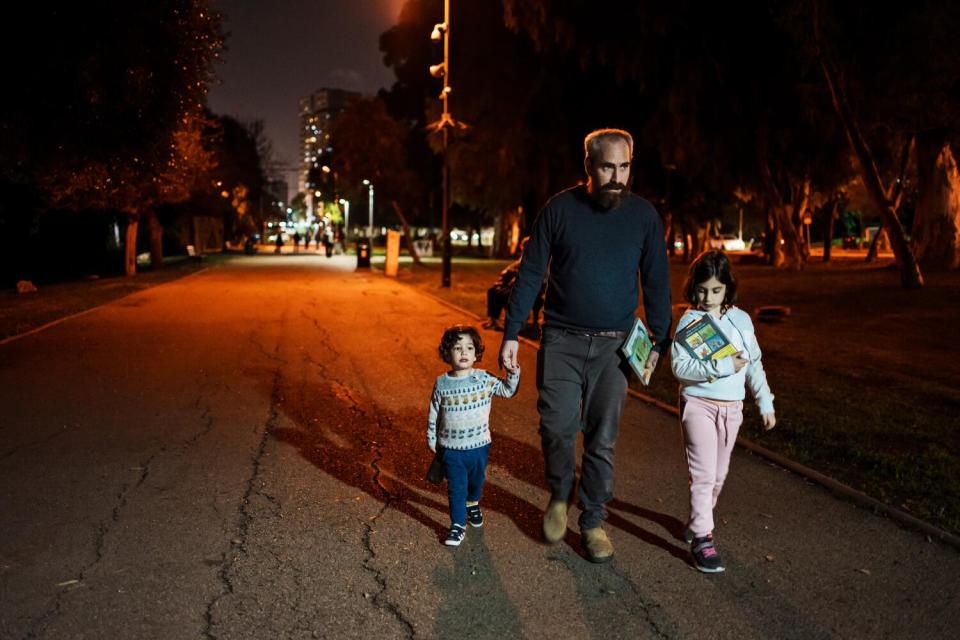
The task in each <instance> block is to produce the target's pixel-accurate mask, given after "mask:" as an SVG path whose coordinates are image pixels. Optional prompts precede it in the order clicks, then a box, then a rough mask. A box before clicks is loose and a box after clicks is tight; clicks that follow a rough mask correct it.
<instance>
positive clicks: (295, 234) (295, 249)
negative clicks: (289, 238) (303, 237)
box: [293, 231, 300, 253]
mask: <svg viewBox="0 0 960 640" xmlns="http://www.w3.org/2000/svg"><path fill="white" fill-rule="evenodd" d="M293 252H294V253H300V232H299V231H294V232H293Z"/></svg>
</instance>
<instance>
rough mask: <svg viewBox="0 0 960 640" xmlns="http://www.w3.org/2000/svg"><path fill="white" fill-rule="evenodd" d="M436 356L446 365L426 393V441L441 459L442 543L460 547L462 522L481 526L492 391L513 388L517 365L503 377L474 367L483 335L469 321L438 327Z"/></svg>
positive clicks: (504, 394)
mask: <svg viewBox="0 0 960 640" xmlns="http://www.w3.org/2000/svg"><path fill="white" fill-rule="evenodd" d="M438 350H439V353H440V358H441V359H442V360H443V361H444V362H446V363H447V364H448V365H450V370H449V371H448V372H446V373H444V374H443V375H442V376H440V377H439V378H437V381H436V383H435V384H434V385H433V393H432V395H431V397H430V412H429V417H428V419H427V446H429V447H430V450H431V451H434V452H436V451H438V447H439V448H440V455H441V456H442V458H443V466H444V472H445V475H446V478H447V496H448V498H449V501H450V531H449V533H448V534H447V538H446V540H445V541H444V544H446V545H449V546H451V547H456V546H459V545H460V543H461V542H462V541H463V537H464V535H465V534H466V530H467V522H469V523H470V526H472V527H481V526H483V512H482V511H481V510H480V495H481V493H482V492H483V483H484V479H485V476H486V471H487V459H488V458H489V455H490V441H491V439H490V406H491V404H492V403H493V396H500V397H502V398H509V397H511V396H513V394H514V393H516V391H517V385H518V384H519V382H520V368H519V367H515V368H510V369H508V370H507V377H506V379H505V380H503V379H500V378H497V377H496V376H494V375H492V374H490V373H487V372H486V371H484V370H483V369H474V367H473V365H474V364H476V363H477V362H479V361H480V360H481V359H482V358H483V340H482V339H481V338H480V333H479V332H478V331H477V330H476V329H475V328H474V327H470V326H463V325H457V326H453V327H450V328H449V329H447V330H446V331H444V332H443V337H442V338H441V339H440V346H439V349H438Z"/></svg>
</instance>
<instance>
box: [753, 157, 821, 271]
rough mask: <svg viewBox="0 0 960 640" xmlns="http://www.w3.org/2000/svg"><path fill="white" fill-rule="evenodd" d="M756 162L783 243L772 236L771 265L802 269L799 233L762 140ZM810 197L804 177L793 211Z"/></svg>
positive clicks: (808, 185)
mask: <svg viewBox="0 0 960 640" xmlns="http://www.w3.org/2000/svg"><path fill="white" fill-rule="evenodd" d="M757 154H758V160H759V162H758V164H759V167H760V179H761V181H762V183H763V187H764V190H765V191H766V196H767V202H768V203H769V206H770V209H771V210H772V211H773V214H774V216H775V217H776V227H777V231H778V232H779V233H778V235H779V236H781V237H782V238H783V244H782V245H781V244H780V241H779V238H774V245H773V265H774V266H775V267H779V266H781V265H782V266H786V267H787V268H789V269H793V270H794V271H800V270H801V269H803V264H804V259H803V249H802V248H801V246H800V244H801V242H800V234H799V233H797V228H796V227H795V226H794V225H793V222H792V221H791V220H790V214H788V213H787V205H786V203H784V201H783V197H782V196H781V195H780V190H779V189H777V185H776V184H774V181H773V174H772V173H771V172H770V164H769V163H768V162H767V152H766V145H765V143H764V142H763V141H762V138H761V142H760V143H759V144H758V148H757ZM809 197H810V178H809V177H807V178H805V179H804V182H803V186H802V187H801V188H800V190H799V192H798V194H797V196H796V197H794V211H795V212H796V211H798V210H799V211H802V209H798V208H799V207H801V206H803V207H805V206H806V202H807V200H808V199H809Z"/></svg>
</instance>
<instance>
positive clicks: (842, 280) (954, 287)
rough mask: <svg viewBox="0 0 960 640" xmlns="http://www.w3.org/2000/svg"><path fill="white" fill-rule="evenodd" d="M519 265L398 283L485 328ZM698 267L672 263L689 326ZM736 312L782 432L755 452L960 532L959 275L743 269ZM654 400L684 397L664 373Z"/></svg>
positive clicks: (838, 262)
mask: <svg viewBox="0 0 960 640" xmlns="http://www.w3.org/2000/svg"><path fill="white" fill-rule="evenodd" d="M507 262H508V261H498V260H462V261H461V260H457V261H455V262H454V265H453V272H452V286H451V288H449V289H444V288H442V287H440V266H439V264H438V263H437V262H436V261H435V260H434V261H431V262H428V263H427V264H426V265H425V266H423V267H414V266H413V265H412V263H407V264H403V265H401V270H400V274H399V278H400V280H401V281H403V282H407V283H409V284H411V285H413V286H417V287H419V288H422V289H424V290H426V291H428V292H430V293H432V294H434V295H436V296H439V297H441V298H444V299H446V300H448V301H450V302H452V303H454V304H457V305H460V306H462V307H464V308H466V309H469V310H470V311H472V312H474V313H476V314H477V315H479V316H481V317H483V316H485V304H486V289H487V287H488V286H489V285H490V284H491V283H492V282H493V280H494V279H495V278H496V274H497V273H498V272H499V270H500V269H502V268H503V266H504V265H506V264H507ZM685 274H686V265H684V264H683V263H682V262H681V261H680V260H679V259H677V260H674V261H673V262H672V264H671V280H672V289H673V302H674V321H676V320H677V319H678V317H679V315H680V313H682V303H683V300H682V297H681V295H680V291H681V288H682V285H683V281H684V278H685ZM736 275H737V277H738V278H739V287H740V298H739V300H738V306H740V307H741V308H743V309H744V310H746V311H748V312H750V313H751V315H753V317H754V319H755V324H756V325H757V334H758V338H759V341H760V346H761V348H762V349H763V351H764V365H765V368H766V369H767V372H768V378H769V380H770V383H771V388H772V389H773V391H774V394H775V395H776V407H777V421H778V424H777V428H776V429H774V430H773V431H771V432H768V433H764V432H763V430H762V428H761V427H760V421H759V415H758V412H757V411H756V410H755V409H753V408H749V409H748V411H747V422H746V424H745V426H744V429H745V431H744V433H745V435H747V436H748V437H749V438H750V439H752V440H754V441H755V442H757V443H759V444H761V445H763V446H765V447H767V448H769V449H772V450H774V451H777V452H779V453H783V454H785V455H787V456H789V457H790V458H792V459H794V460H796V461H798V462H801V463H803V464H806V465H808V466H810V467H812V468H814V469H817V470H819V471H821V472H824V473H826V474H828V475H830V476H832V477H835V478H837V479H838V480H841V481H842V482H845V483H847V484H849V485H851V486H854V487H856V488H858V489H861V490H863V491H865V492H867V493H868V494H870V495H873V496H874V497H877V498H879V499H881V500H884V501H886V502H888V503H890V504H894V505H896V506H898V507H900V508H902V509H904V510H906V511H908V512H912V513H914V514H916V515H918V516H919V517H921V518H923V519H926V520H928V521H930V522H932V523H934V524H936V525H937V526H940V527H942V528H944V529H946V530H948V531H952V532H955V533H956V532H958V531H960V495H958V491H957V487H958V486H960V430H958V429H957V426H958V422H957V417H956V416H957V415H958V413H960V412H958V410H960V387H958V385H957V384H956V380H958V379H960V360H958V358H957V353H958V352H957V349H956V347H955V345H954V343H953V339H952V338H951V337H950V335H951V334H950V330H951V327H953V326H955V325H956V324H957V323H958V321H960V272H947V273H927V274H925V280H926V285H925V287H924V288H923V289H920V290H918V291H905V290H904V289H902V288H901V287H900V285H899V276H898V273H897V270H896V268H895V267H894V265H893V264H892V261H891V260H890V259H885V260H883V259H882V260H880V261H879V262H875V263H872V264H866V263H864V262H863V260H862V259H861V258H860V257H859V256H855V255H853V256H846V257H843V256H841V257H838V258H837V259H835V260H833V261H832V262H831V263H826V264H825V263H823V262H822V260H820V258H819V257H816V258H814V259H813V260H811V262H810V263H808V265H807V267H806V268H805V270H804V271H802V272H790V271H785V270H778V269H773V268H770V267H767V266H763V265H757V264H738V265H737V266H736ZM770 305H774V306H785V307H787V308H788V309H789V315H788V316H787V317H786V318H785V319H783V320H782V321H779V322H773V323H761V322H756V313H755V311H756V309H757V308H758V307H761V306H770ZM642 391H644V392H646V393H649V394H650V395H652V396H654V397H656V398H658V399H660V400H663V401H664V402H667V403H670V404H675V403H676V400H677V385H676V382H675V381H674V379H673V377H672V376H671V375H670V372H669V369H667V368H666V367H663V368H661V369H660V370H658V371H657V373H656V374H655V375H654V379H653V381H652V383H651V386H650V387H649V388H643V389H642Z"/></svg>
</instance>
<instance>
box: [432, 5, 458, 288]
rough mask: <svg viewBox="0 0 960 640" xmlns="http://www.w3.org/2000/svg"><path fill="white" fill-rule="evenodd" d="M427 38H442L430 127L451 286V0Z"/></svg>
mask: <svg viewBox="0 0 960 640" xmlns="http://www.w3.org/2000/svg"><path fill="white" fill-rule="evenodd" d="M430 39H431V40H433V41H434V42H440V41H441V40H443V63H442V64H434V65H430V75H431V76H433V77H434V78H442V79H443V90H442V91H441V92H440V99H441V100H443V114H442V115H441V116H440V121H439V122H436V123H433V125H432V126H433V127H436V128H439V129H441V130H442V131H443V222H442V225H443V231H442V234H443V275H442V276H441V280H440V284H441V286H443V287H449V286H450V255H451V254H450V221H449V215H448V214H449V209H450V154H449V153H448V145H449V142H450V140H449V135H450V128H451V127H454V126H457V125H456V123H454V121H453V118H452V117H451V116H450V111H449V108H448V104H447V99H448V98H449V96H450V91H451V88H450V0H443V22H441V23H438V24H435V25H434V26H433V31H432V32H431V33H430Z"/></svg>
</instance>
